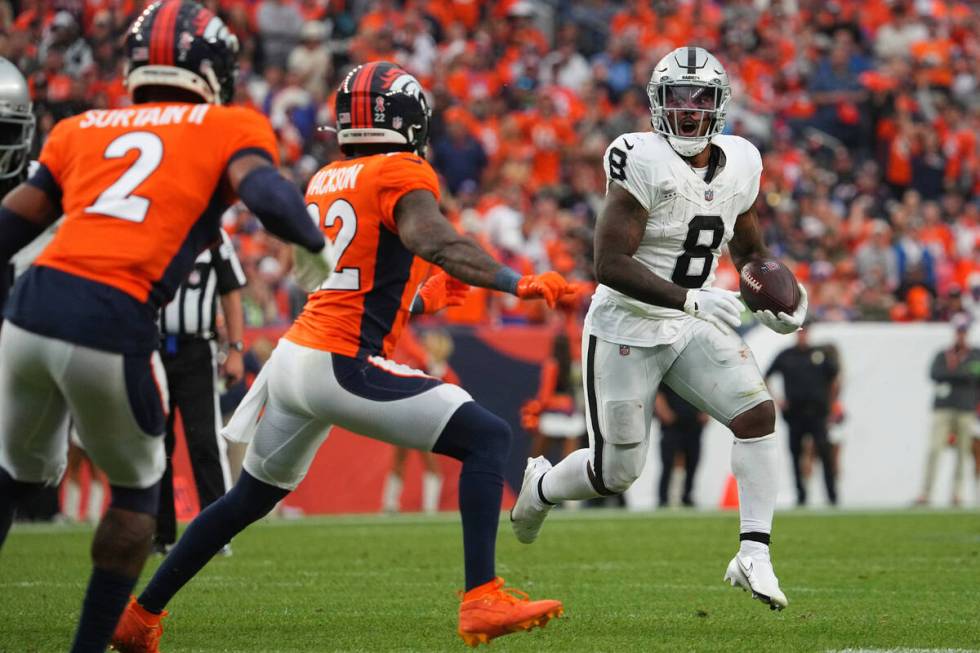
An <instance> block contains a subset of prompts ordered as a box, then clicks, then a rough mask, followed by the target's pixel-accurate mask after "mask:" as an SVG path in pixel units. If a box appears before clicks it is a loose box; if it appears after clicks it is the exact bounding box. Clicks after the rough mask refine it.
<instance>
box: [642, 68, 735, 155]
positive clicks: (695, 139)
mask: <svg viewBox="0 0 980 653" xmlns="http://www.w3.org/2000/svg"><path fill="white" fill-rule="evenodd" d="M647 95H648V96H649V97H650V114H651V117H652V118H651V123H652V125H653V130H654V131H655V132H657V133H658V134H662V135H663V136H665V137H666V138H667V140H668V142H669V143H670V146H671V147H672V148H673V149H674V151H676V152H677V153H678V154H680V155H681V156H688V157H689V156H695V155H696V154H699V153H700V152H702V151H703V150H704V148H706V147H707V146H708V143H710V142H711V138H712V137H713V136H714V135H716V134H720V133H721V132H722V130H723V129H724V128H725V113H726V105H727V104H728V100H729V98H730V97H731V91H730V89H728V88H726V87H723V86H719V85H711V84H698V83H695V82H692V81H687V80H685V81H678V82H660V83H657V82H650V84H649V85H648V86H647Z"/></svg>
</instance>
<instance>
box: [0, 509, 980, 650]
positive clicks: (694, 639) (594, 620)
mask: <svg viewBox="0 0 980 653" xmlns="http://www.w3.org/2000/svg"><path fill="white" fill-rule="evenodd" d="M736 531H737V517H736V516H735V514H734V513H711V512H708V513H692V514H682V513H671V512H666V513H664V512H660V513H622V512H608V511H578V512H566V513H560V512H556V513H555V514H554V515H553V517H552V518H549V522H548V523H547V524H546V526H545V529H544V531H543V532H542V536H541V539H540V540H539V542H538V543H536V544H534V545H531V546H524V545H521V544H518V543H517V542H516V540H515V539H514V538H513V535H512V534H511V532H510V528H509V525H508V524H507V523H506V516H504V517H503V523H502V528H501V532H500V538H499V545H498V559H499V568H498V573H500V574H501V575H502V576H504V577H505V578H506V579H507V580H508V582H510V583H513V584H514V585H516V586H517V587H519V588H521V589H524V590H526V591H528V592H529V593H530V594H531V595H532V597H542V598H544V597H547V598H558V599H561V600H563V601H564V602H565V608H566V614H565V617H564V618H562V619H559V620H557V621H554V622H552V623H551V624H549V626H548V627H547V628H545V629H544V630H540V631H534V632H533V633H531V634H518V635H512V636H508V637H505V638H502V639H499V640H495V641H494V643H493V644H492V650H493V651H588V652H591V651H609V652H617V653H618V652H622V651H753V652H759V651H774V652H775V651H836V650H845V649H851V650H857V649H869V650H870V649H875V650H883V649H957V650H978V649H980V616H978V615H980V515H978V513H976V512H965V511H960V512H951V511H949V512H947V511H915V512H912V511H906V512H885V513H880V512H833V513H831V512H809V511H800V512H796V511H794V512H786V513H780V514H778V515H777V520H776V531H775V533H774V537H773V556H774V560H775V563H776V571H777V573H778V574H779V576H780V580H781V584H782V587H783V590H784V591H785V592H786V595H787V596H788V597H789V600H790V606H789V608H788V609H787V610H785V611H784V612H781V613H775V612H770V611H769V610H768V609H767V608H766V606H764V605H763V604H762V603H759V602H757V601H752V600H750V599H749V598H748V594H745V593H743V592H741V591H740V590H734V589H731V588H729V587H727V586H726V585H724V584H723V583H722V581H721V577H722V574H723V573H724V571H725V566H726V565H727V563H728V560H729V559H730V558H731V556H732V554H733V553H734V551H735V549H736V545H737V542H736V538H735V533H736ZM90 538H91V529H89V528H86V527H79V526H71V527H69V526H23V525H17V526H15V528H14V530H13V531H12V533H11V535H10V537H9V539H8V541H7V544H6V547H5V549H4V550H3V552H2V553H0V651H2V652H4V653H7V652H10V653H30V652H42V651H43V652H48V651H65V650H66V649H67V648H68V644H69V640H70V637H71V633H72V630H73V627H74V623H75V619H76V618H77V610H78V607H79V604H80V600H81V595H82V592H83V590H84V585H85V582H86V577H87V573H88V565H89V563H88V545H89V541H90ZM460 549H461V546H460V532H459V528H458V524H457V518H456V517H455V516H454V515H451V514H447V515H441V516H438V517H435V518H425V517H416V516H399V517H378V516H355V517H337V518H308V519H303V520H298V521H267V522H262V523H260V524H257V525H255V526H253V527H252V528H251V529H250V530H248V531H247V532H245V533H244V534H243V535H241V536H239V537H238V538H236V539H235V541H234V550H235V554H234V555H233V556H232V557H230V558H218V559H216V560H214V561H213V562H212V563H211V565H209V567H208V568H207V569H206V570H205V571H204V572H203V573H202V574H201V575H200V576H199V577H198V578H197V579H196V580H195V581H194V582H192V583H191V585H189V586H188V587H187V588H186V589H185V590H184V592H183V593H181V594H180V595H178V597H177V598H176V599H175V600H174V602H173V603H172V604H171V606H170V610H171V617H170V619H168V621H167V624H168V625H167V629H166V634H165V635H164V638H163V643H162V647H161V648H162V650H163V651H165V653H180V652H190V651H201V652H204V651H207V652H219V651H222V652H223V651H236V652H238V651H249V652H250V651H256V652H257V651H262V652H264V653H271V652H282V653H285V652H290V653H299V652H309V651H371V652H373V651H464V650H468V649H467V648H466V647H465V646H464V645H463V644H462V642H461V640H459V639H458V638H457V637H456V635H455V625H456V606H457V599H456V597H455V595H454V593H453V592H454V590H455V589H457V588H459V587H461V586H462V564H461V550H460ZM158 563H159V558H153V559H152V560H151V563H150V564H149V565H148V568H147V571H145V572H144V580H145V579H148V578H149V573H150V571H151V570H152V569H153V568H155V567H156V566H157V564H158Z"/></svg>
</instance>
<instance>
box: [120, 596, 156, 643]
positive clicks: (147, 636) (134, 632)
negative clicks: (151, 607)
mask: <svg viewBox="0 0 980 653" xmlns="http://www.w3.org/2000/svg"><path fill="white" fill-rule="evenodd" d="M166 616H167V611H166V610H164V611H163V612H161V613H160V614H153V613H152V612H148V611H147V610H146V609H144V608H143V606H141V605H140V604H139V603H137V602H136V597H130V598H129V605H127V606H126V609H125V610H124V611H123V614H122V617H120V618H119V623H118V624H117V625H116V632H114V633H113V634H112V641H111V642H110V643H109V644H110V646H112V649H113V650H115V651H119V653H160V648H159V646H160V636H161V635H163V625H162V624H161V623H160V620H161V619H163V618H164V617H166Z"/></svg>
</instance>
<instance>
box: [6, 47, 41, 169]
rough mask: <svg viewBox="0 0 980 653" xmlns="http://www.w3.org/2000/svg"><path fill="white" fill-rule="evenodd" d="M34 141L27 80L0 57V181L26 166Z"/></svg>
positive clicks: (32, 117) (13, 66)
mask: <svg viewBox="0 0 980 653" xmlns="http://www.w3.org/2000/svg"><path fill="white" fill-rule="evenodd" d="M33 140H34V114H33V113H32V112H31V93H30V91H29V90H28V88H27V80H26V79H24V76H23V75H22V74H21V73H20V71H19V70H17V66H15V65H14V64H12V63H10V62H9V61H7V60H6V59H4V58H3V57H0V180H4V179H13V178H15V177H17V176H18V175H19V174H20V173H21V172H22V171H23V170H24V166H26V165H27V159H28V156H29V154H30V150H31V142H32V141H33Z"/></svg>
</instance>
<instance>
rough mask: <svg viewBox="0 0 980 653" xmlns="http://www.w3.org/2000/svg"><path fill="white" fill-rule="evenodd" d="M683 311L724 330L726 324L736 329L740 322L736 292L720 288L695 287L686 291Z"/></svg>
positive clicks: (740, 316)
mask: <svg viewBox="0 0 980 653" xmlns="http://www.w3.org/2000/svg"><path fill="white" fill-rule="evenodd" d="M684 312H685V313H687V314H688V315H690V316H692V317H696V318H699V319H702V320H704V321H705V322H710V323H711V324H714V325H715V326H716V327H718V328H719V329H721V330H722V331H724V330H725V326H724V325H727V326H729V327H731V328H732V329H737V328H738V327H739V326H741V324H742V302H740V301H739V299H738V293H737V292H732V291H731V290H722V289H721V288H695V289H693V290H688V291H687V299H686V300H684Z"/></svg>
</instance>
